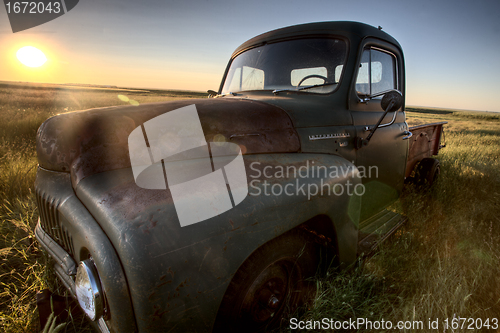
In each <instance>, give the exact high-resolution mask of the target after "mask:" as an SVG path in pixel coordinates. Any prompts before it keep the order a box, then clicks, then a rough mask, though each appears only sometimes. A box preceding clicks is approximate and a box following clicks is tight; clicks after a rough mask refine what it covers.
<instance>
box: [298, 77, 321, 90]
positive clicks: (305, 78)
mask: <svg viewBox="0 0 500 333" xmlns="http://www.w3.org/2000/svg"><path fill="white" fill-rule="evenodd" d="M313 77H315V78H318V79H322V80H323V81H325V82H326V80H328V78H326V77H324V76H323V75H319V74H311V75H307V76H304V77H303V78H302V80H300V82H299V84H297V88H298V87H300V84H301V83H302V82H304V81H305V80H307V79H311V78H313ZM323 83H324V82H323Z"/></svg>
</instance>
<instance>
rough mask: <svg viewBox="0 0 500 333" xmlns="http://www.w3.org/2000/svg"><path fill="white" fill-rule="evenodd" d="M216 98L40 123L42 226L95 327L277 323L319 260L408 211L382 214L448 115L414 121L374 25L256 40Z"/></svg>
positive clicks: (433, 147)
mask: <svg viewBox="0 0 500 333" xmlns="http://www.w3.org/2000/svg"><path fill="white" fill-rule="evenodd" d="M209 94H210V96H209V97H211V98H207V99H191V100H185V101H170V102H164V103H154V104H144V105H138V106H117V107H108V108H100V109H92V110H86V111H80V112H71V113H65V114H61V115H57V116H55V117H52V118H50V119H48V120H47V121H45V122H44V123H43V124H42V125H41V126H40V128H39V130H38V133H37V154H38V162H39V166H38V170H37V177H36V183H35V188H36V197H37V200H38V207H39V213H40V219H39V223H38V225H37V227H36V230H35V234H36V237H37V239H38V241H39V243H40V244H41V246H42V247H43V248H44V249H45V250H46V251H47V252H48V254H49V256H50V257H51V258H52V262H53V265H54V270H55V273H56V274H57V276H58V277H59V279H60V280H61V281H62V283H63V284H64V285H65V287H66V288H67V289H68V291H69V294H70V295H71V296H72V297H73V298H75V299H76V300H77V301H78V304H79V305H80V307H81V308H82V310H83V311H84V312H85V314H86V315H87V316H88V318H89V320H91V321H92V323H93V325H94V327H95V328H96V329H98V330H100V331H102V332H134V331H139V332H160V331H165V332H167V331H168V332H171V331H191V332H195V331H233V330H234V331H236V330H238V331H263V330H266V329H268V328H270V327H271V326H275V325H277V324H279V323H280V321H281V320H282V318H285V316H286V313H287V311H290V310H293V309H295V308H296V307H297V306H298V305H300V304H301V302H303V301H304V297H302V296H301V295H302V294H304V293H302V294H301V293H300V291H303V290H306V289H307V288H309V285H308V284H309V280H308V278H310V277H312V276H314V275H315V274H316V273H317V271H318V268H320V266H321V267H323V266H324V265H323V264H325V263H326V266H328V265H329V264H330V263H332V262H333V263H334V264H338V265H341V266H342V265H344V266H345V265H349V264H351V263H353V262H355V261H356V258H357V257H358V256H360V255H363V254H366V253H368V252H370V251H371V250H372V249H373V248H374V246H376V244H378V242H380V241H381V240H383V239H385V238H386V237H387V236H388V235H390V234H391V232H392V231H394V230H395V229H396V228H397V227H398V226H399V225H400V224H401V223H402V222H403V221H404V218H403V217H402V216H400V215H398V214H396V213H393V212H391V211H387V210H385V208H387V207H388V205H390V204H391V203H393V202H394V201H395V200H397V198H398V197H399V195H400V193H401V191H402V188H403V185H404V183H405V179H410V177H413V178H415V177H416V178H418V179H417V182H418V181H426V182H428V183H432V182H433V181H434V179H435V178H436V177H437V175H438V174H439V162H438V161H437V160H435V159H433V158H431V156H432V155H436V154H437V153H438V150H439V149H440V148H441V147H442V146H441V143H440V141H441V134H442V126H443V123H436V124H429V125H422V126H418V127H414V128H408V125H407V123H406V121H405V112H404V109H405V106H404V96H405V66H404V58H403V51H402V49H401V46H400V45H399V43H398V42H397V41H396V40H395V39H394V38H392V37H391V36H389V35H388V34H387V33H385V32H383V31H382V30H381V29H380V28H378V29H377V28H374V27H372V26H369V25H366V24H362V23H356V22H321V23H311V24H302V25H297V26H291V27H287V28H282V29H278V30H274V31H271V32H267V33H265V34H262V35H259V36H257V37H255V38H253V39H251V40H249V41H247V42H245V43H244V44H242V45H241V46H240V47H238V48H237V49H236V51H234V53H233V54H232V56H231V59H230V61H229V64H228V66H227V69H226V71H225V73H224V77H223V80H222V84H221V86H220V88H219V90H218V91H209ZM414 169H416V172H414ZM412 172H413V173H412ZM325 258H326V261H325ZM320 264H321V265H320Z"/></svg>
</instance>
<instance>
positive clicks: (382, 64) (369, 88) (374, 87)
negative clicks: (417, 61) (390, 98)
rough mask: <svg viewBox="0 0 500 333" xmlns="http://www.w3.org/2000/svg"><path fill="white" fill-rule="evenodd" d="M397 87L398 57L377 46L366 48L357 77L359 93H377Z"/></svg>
mask: <svg viewBox="0 0 500 333" xmlns="http://www.w3.org/2000/svg"><path fill="white" fill-rule="evenodd" d="M397 88H398V80H397V70H396V57H395V56H394V55H393V54H391V53H389V52H386V51H383V50H380V49H377V48H367V49H365V50H364V51H363V55H362V57H361V64H360V67H359V71H358V77H357V79H356V91H357V92H358V95H375V94H378V93H381V92H384V91H387V90H391V89H397Z"/></svg>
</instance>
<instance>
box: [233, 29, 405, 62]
mask: <svg viewBox="0 0 500 333" xmlns="http://www.w3.org/2000/svg"><path fill="white" fill-rule="evenodd" d="M311 35H312V36H314V35H316V36H317V35H341V36H346V37H349V35H357V36H358V38H360V39H362V38H364V37H375V38H380V39H383V40H385V41H387V42H389V43H392V44H394V45H396V46H398V47H399V48H401V46H400V45H399V43H398V42H397V41H396V39H394V38H393V37H392V36H391V35H389V34H387V33H385V32H384V31H382V30H380V29H377V28H375V27H373V26H371V25H368V24H365V23H360V22H352V21H331V22H315V23H307V24H299V25H293V26H290V27H285V28H281V29H276V30H271V31H269V32H266V33H263V34H261V35H258V36H256V37H254V38H252V39H250V40H248V41H246V42H245V43H243V44H241V45H240V46H239V47H238V48H236V50H235V51H234V52H233V54H232V56H231V58H233V57H235V56H236V55H237V54H239V53H240V52H242V51H244V50H246V49H249V48H252V47H255V46H258V45H262V44H265V43H268V42H272V41H277V40H281V39H289V38H296V37H297V36H311Z"/></svg>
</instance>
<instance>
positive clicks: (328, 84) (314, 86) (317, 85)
mask: <svg viewBox="0 0 500 333" xmlns="http://www.w3.org/2000/svg"><path fill="white" fill-rule="evenodd" d="M332 84H337V83H335V82H330V83H322V84H315V85H313V86H308V87H302V88H299V89H297V90H298V91H300V90H306V89H310V88H317V87H324V86H331V85H332Z"/></svg>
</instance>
